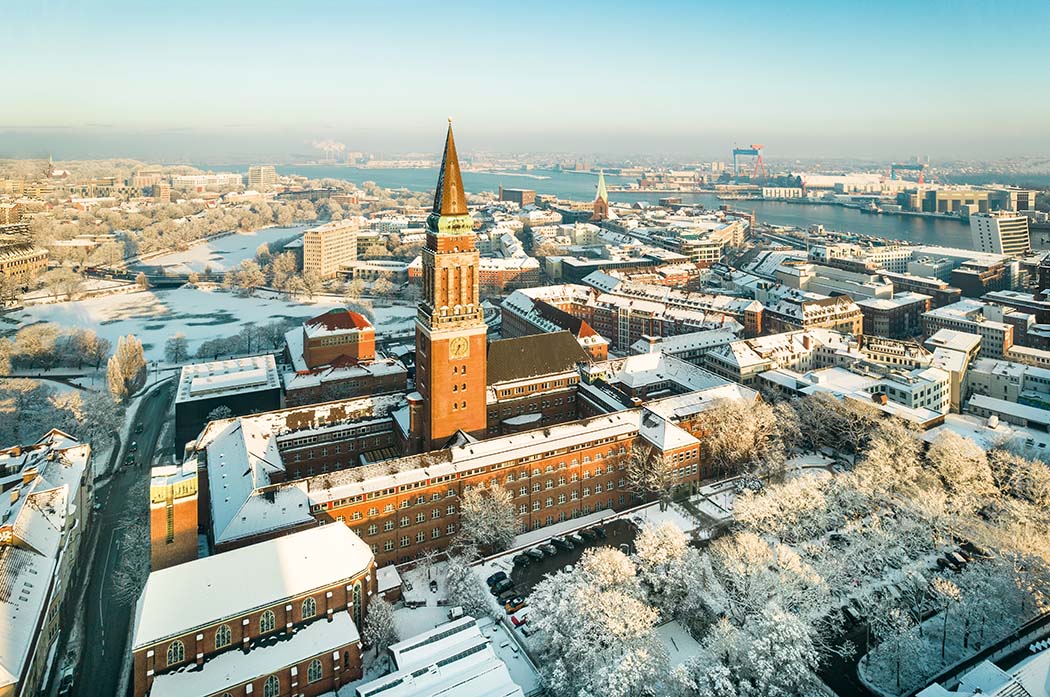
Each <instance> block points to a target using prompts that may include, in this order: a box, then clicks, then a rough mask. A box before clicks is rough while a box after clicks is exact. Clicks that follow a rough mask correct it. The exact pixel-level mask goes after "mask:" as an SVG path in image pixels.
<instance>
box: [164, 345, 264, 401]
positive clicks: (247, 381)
mask: <svg viewBox="0 0 1050 697" xmlns="http://www.w3.org/2000/svg"><path fill="white" fill-rule="evenodd" d="M280 387H281V379H280V376H279V375H278V374H277V363H276V361H274V357H273V355H272V354H266V355H265V356H249V357H247V358H234V359H231V360H228V361H212V362H210V363H194V364H191V365H186V366H183V368H182V372H181V374H180V375H179V388H178V392H177V394H176V396H175V402H176V403H182V402H192V401H194V400H198V399H210V398H212V397H218V396H225V395H230V394H237V393H242V392H254V391H257V390H267V389H280Z"/></svg>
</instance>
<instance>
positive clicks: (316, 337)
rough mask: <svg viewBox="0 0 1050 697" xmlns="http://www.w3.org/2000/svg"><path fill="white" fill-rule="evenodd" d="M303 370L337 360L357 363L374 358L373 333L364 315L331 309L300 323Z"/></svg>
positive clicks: (374, 334) (341, 309) (343, 309)
mask: <svg viewBox="0 0 1050 697" xmlns="http://www.w3.org/2000/svg"><path fill="white" fill-rule="evenodd" d="M302 332H303V359H304V360H305V361H306V367H308V368H316V367H318V366H322V365H329V364H331V362H332V361H334V360H335V359H337V358H348V359H350V360H353V361H357V362H366V361H371V360H373V359H374V358H375V357H376V330H375V329H374V328H373V327H372V323H371V322H369V321H368V320H367V319H366V318H365V317H364V315H361V314H359V313H357V312H351V311H350V310H347V309H346V308H335V309H333V310H329V311H328V312H326V313H324V314H323V315H318V316H317V317H314V318H313V319H308V320H306V321H305V322H303V329H302Z"/></svg>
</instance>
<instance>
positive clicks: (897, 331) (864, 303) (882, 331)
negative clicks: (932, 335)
mask: <svg viewBox="0 0 1050 697" xmlns="http://www.w3.org/2000/svg"><path fill="white" fill-rule="evenodd" d="M931 302H932V298H930V296H928V295H922V294H920V293H895V294H894V295H893V297H892V298H863V299H861V300H858V301H857V307H859V308H860V312H861V315H863V317H864V333H865V334H874V335H876V336H885V337H890V338H893V339H904V338H908V337H913V336H918V335H919V334H921V333H922V314H923V313H924V312H928V311H929V310H930V307H931Z"/></svg>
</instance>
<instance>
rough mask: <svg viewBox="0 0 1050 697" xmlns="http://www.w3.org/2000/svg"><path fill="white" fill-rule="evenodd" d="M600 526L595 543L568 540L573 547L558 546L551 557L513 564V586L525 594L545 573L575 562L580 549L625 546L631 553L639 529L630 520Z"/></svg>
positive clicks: (526, 594)
mask: <svg viewBox="0 0 1050 697" xmlns="http://www.w3.org/2000/svg"><path fill="white" fill-rule="evenodd" d="M601 527H602V528H604V530H605V539H598V540H595V541H594V542H586V541H585V542H583V543H582V544H581V543H579V542H577V541H576V540H574V539H573V540H571V543H572V545H573V549H569V550H565V549H559V550H558V552H557V553H556V554H555V555H554V556H553V557H547V556H545V557H544V558H543V559H541V560H530V563H529V565H528V566H520V565H515V566H514V570H513V571H511V572H510V579H511V580H512V581H513V582H514V588H515V589H516V590H517V591H518V593H519V594H520V595H523V596H525V597H528V595H529V593H531V592H532V588H533V586H535V585H536V584H537V583H539V582H540V581H542V580H543V577H544V576H546V575H547V574H549V573H552V572H555V571H557V570H559V569H561V568H564V567H565V566H566V565H567V564H576V562H578V561H579V560H580V557H581V556H583V551H584V550H585V549H587V548H589V547H601V546H607V547H619V546H620V545H627V547H626V550H627V551H628V553H632V552H634V538H635V535H636V534H637V533H638V528H637V527H635V525H634V524H633V523H632V522H631V521H629V520H624V519H622V518H618V519H616V520H613V521H610V522H608V523H606V524H604V525H602V526H601ZM544 544H546V542H545V543H544Z"/></svg>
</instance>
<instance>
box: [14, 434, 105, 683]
mask: <svg viewBox="0 0 1050 697" xmlns="http://www.w3.org/2000/svg"><path fill="white" fill-rule="evenodd" d="M93 479H94V476H93V473H92V467H91V446H90V445H88V444H87V443H80V442H79V441H77V440H76V439H75V438H73V437H72V436H70V435H69V434H67V433H63V432H62V431H59V430H57V429H54V430H52V431H50V432H49V433H47V434H46V435H45V436H44V437H43V438H41V439H40V440H39V441H37V442H36V443H34V444H32V445H28V446H15V447H13V448H7V449H4V450H0V482H2V488H3V492H4V495H3V497H2V498H0V589H2V592H0V617H3V619H2V620H0V694H2V695H4V696H5V697H7V696H8V695H10V696H11V697H31V696H33V695H38V694H41V693H42V691H43V690H44V685H43V680H44V677H45V675H46V672H47V670H48V666H49V664H50V661H51V660H52V658H53V653H54V650H55V646H56V641H57V639H58V634H59V628H60V623H62V622H63V621H69V620H70V618H71V615H70V614H69V612H68V611H67V610H66V600H67V594H68V592H69V590H70V588H71V585H72V581H73V570H74V569H75V568H76V566H77V562H78V560H79V558H80V551H81V543H82V539H83V536H84V534H85V532H87V528H88V523H89V518H88V517H89V515H90V512H91V510H92V493H91V492H92V486H91V484H92V481H93Z"/></svg>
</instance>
